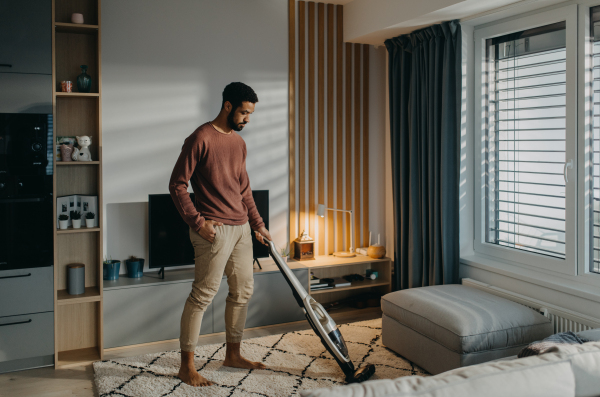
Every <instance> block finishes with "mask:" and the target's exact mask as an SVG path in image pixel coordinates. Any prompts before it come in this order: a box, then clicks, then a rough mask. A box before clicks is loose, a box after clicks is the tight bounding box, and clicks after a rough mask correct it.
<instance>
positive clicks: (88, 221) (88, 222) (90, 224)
mask: <svg viewBox="0 0 600 397" xmlns="http://www.w3.org/2000/svg"><path fill="white" fill-rule="evenodd" d="M94 221H95V219H87V218H85V226H86V227H94Z"/></svg>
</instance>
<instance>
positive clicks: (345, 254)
mask: <svg viewBox="0 0 600 397" xmlns="http://www.w3.org/2000/svg"><path fill="white" fill-rule="evenodd" d="M326 209H327V210H331V211H340V212H348V213H349V214H350V248H349V249H348V251H347V252H346V251H340V252H334V253H333V256H337V257H340V258H351V257H353V256H356V253H355V252H354V216H353V215H352V210H339V209H337V208H325V205H324V204H319V207H318V208H317V215H318V216H320V217H321V218H323V217H324V216H325V210H326Z"/></svg>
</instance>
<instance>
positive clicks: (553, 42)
mask: <svg viewBox="0 0 600 397" xmlns="http://www.w3.org/2000/svg"><path fill="white" fill-rule="evenodd" d="M565 47H566V34H565V23H564V22H561V23H555V24H552V25H547V26H544V27H539V28H535V29H530V30H525V31H521V32H518V33H512V34H510V35H505V36H502V37H496V38H493V39H488V40H487V41H486V65H485V67H486V79H487V81H486V84H487V97H486V103H485V106H486V110H487V111H486V117H487V120H486V126H487V131H485V139H486V142H485V146H486V151H485V159H484V161H485V173H486V175H485V181H486V193H485V194H486V197H485V207H486V208H485V217H486V218H485V226H484V227H485V239H486V242H487V243H492V244H496V245H499V246H504V247H510V248H513V249H517V250H523V251H528V252H532V253H537V254H542V255H548V256H552V257H555V258H560V259H564V258H565V205H566V198H565V180H564V176H563V175H564V174H563V167H564V164H565V157H566V156H565V153H566V152H565V150H566V141H565V139H566V129H565V125H566V124H565V122H566V101H565V98H566V48H565ZM573 177H574V176H573ZM599 186H600V185H599Z"/></svg>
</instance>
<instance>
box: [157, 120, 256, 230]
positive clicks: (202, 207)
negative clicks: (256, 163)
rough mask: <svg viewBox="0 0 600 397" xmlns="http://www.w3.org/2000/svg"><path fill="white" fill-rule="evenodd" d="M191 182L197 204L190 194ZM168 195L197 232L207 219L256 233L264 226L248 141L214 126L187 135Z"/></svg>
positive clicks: (204, 127) (198, 129) (204, 125)
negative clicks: (252, 181) (254, 191)
mask: <svg viewBox="0 0 600 397" xmlns="http://www.w3.org/2000/svg"><path fill="white" fill-rule="evenodd" d="M190 180H191V183H192V189H193V190H194V196H195V203H192V200H191V199H190V195H189V193H188V191H187V189H188V181H190ZM169 192H170V193H171V197H172V198H173V201H174V202H175V206H176V207H177V210H178V211H179V213H180V214H181V216H182V217H183V220H184V221H185V222H186V223H187V224H188V225H190V226H191V227H192V228H193V229H194V230H196V231H198V230H200V228H201V227H202V225H204V221H205V219H212V220H215V221H220V222H223V224H225V225H243V224H244V223H246V222H247V221H248V220H249V221H250V227H251V228H252V229H253V230H258V229H259V228H261V227H262V226H264V223H263V220H262V218H261V217H260V215H259V213H258V211H257V210H256V205H255V204H254V199H253V198H252V190H251V189H250V180H249V179H248V173H247V172H246V142H244V139H243V138H242V137H241V136H240V135H239V134H238V133H236V132H235V131H231V133H230V134H223V133H222V132H219V131H217V130H216V129H215V127H213V125H212V124H211V123H205V124H202V125H201V126H200V127H198V128H197V129H196V131H194V132H193V133H192V134H191V135H190V136H188V137H187V138H186V139H185V141H184V143H183V147H182V148H181V153H180V154H179V158H178V159H177V162H176V163H175V167H174V168H173V172H172V174H171V179H170V180H169Z"/></svg>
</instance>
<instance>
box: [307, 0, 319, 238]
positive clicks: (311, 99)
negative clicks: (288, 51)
mask: <svg viewBox="0 0 600 397" xmlns="http://www.w3.org/2000/svg"><path fill="white" fill-rule="evenodd" d="M315 105H316V104H315V3H314V2H312V1H311V2H309V3H308V213H307V216H308V234H309V236H311V237H313V238H314V237H315V220H316V219H315V212H316V208H315V190H316V189H315V158H316V156H315ZM316 248H317V247H315V249H316Z"/></svg>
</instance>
